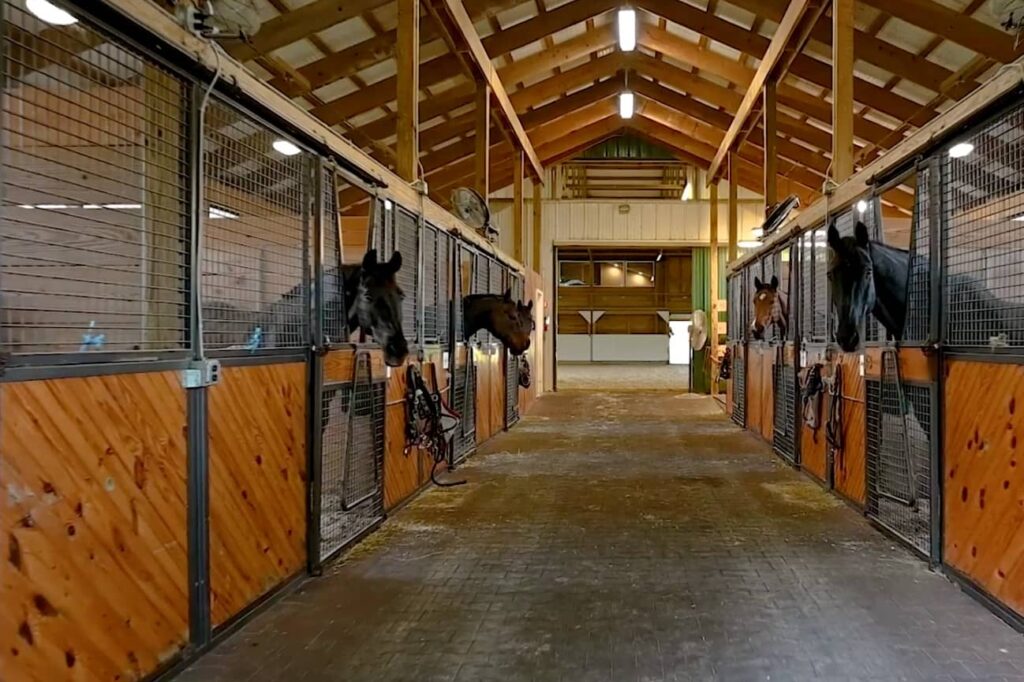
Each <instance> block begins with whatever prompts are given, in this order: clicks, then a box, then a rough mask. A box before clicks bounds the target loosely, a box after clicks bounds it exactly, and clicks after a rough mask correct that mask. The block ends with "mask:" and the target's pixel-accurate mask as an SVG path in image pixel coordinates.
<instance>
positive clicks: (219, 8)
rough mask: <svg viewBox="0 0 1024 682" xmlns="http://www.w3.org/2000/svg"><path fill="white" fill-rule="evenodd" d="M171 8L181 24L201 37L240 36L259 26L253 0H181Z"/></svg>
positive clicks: (252, 34)
mask: <svg viewBox="0 0 1024 682" xmlns="http://www.w3.org/2000/svg"><path fill="white" fill-rule="evenodd" d="M175 9H176V11H177V15H178V20H179V21H180V22H181V23H182V25H184V26H185V27H186V28H188V29H189V30H191V31H193V32H195V33H196V34H197V35H201V36H203V37H205V38H239V39H244V38H246V37H251V36H254V35H256V33H257V32H259V30H260V13H259V10H258V9H257V6H256V0H182V1H181V2H179V3H178V5H177V7H176V8H175Z"/></svg>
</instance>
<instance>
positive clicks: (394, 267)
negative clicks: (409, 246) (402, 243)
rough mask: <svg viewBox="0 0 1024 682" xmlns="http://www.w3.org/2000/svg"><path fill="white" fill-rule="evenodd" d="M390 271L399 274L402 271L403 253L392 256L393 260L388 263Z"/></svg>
mask: <svg viewBox="0 0 1024 682" xmlns="http://www.w3.org/2000/svg"><path fill="white" fill-rule="evenodd" d="M388 269H389V270H391V272H398V271H399V270H401V269H402V252H401V251H395V252H394V253H393V254H391V260H389V261H388Z"/></svg>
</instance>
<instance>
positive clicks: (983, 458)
mask: <svg viewBox="0 0 1024 682" xmlns="http://www.w3.org/2000/svg"><path fill="white" fill-rule="evenodd" d="M943 414H944V415H945V417H946V419H945V425H944V447H945V471H944V476H943V480H944V481H945V484H944V490H943V500H944V506H945V529H944V536H945V547H944V551H945V554H944V556H945V561H946V563H948V564H949V565H950V566H952V567H953V568H955V569H957V570H958V571H960V572H961V573H963V574H965V575H966V576H968V577H969V578H971V579H972V580H973V581H974V582H975V583H977V584H978V585H979V586H981V587H982V588H984V589H985V590H987V591H988V592H989V593H990V594H992V595H993V596H994V597H995V598H996V599H998V600H999V601H1001V602H1003V603H1004V604H1006V605H1007V606H1009V607H1010V608H1012V609H1014V610H1015V611H1017V612H1018V613H1024V561H1022V558H1024V457H1022V455H1024V452H1022V450H1021V449H1022V448H1024V440H1021V438H1022V436H1024V366H1021V365H1012V364H1010V365H1003V364H995V363H978V362H969V361H962V360H950V361H949V362H948V363H947V364H946V385H945V408H944V410H943Z"/></svg>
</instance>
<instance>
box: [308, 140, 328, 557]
mask: <svg viewBox="0 0 1024 682" xmlns="http://www.w3.org/2000/svg"><path fill="white" fill-rule="evenodd" d="M308 166H309V171H310V173H309V174H310V175H312V178H311V180H312V189H313V191H312V197H313V202H314V203H312V205H311V206H310V202H308V201H307V202H306V205H307V206H308V207H310V208H312V216H313V221H312V228H313V229H312V234H310V230H308V229H307V230H306V238H307V239H310V238H311V239H312V242H311V243H312V247H313V248H312V254H311V255H312V258H313V272H312V278H311V279H310V280H308V281H310V290H311V291H312V296H310V297H309V301H308V305H309V306H310V308H309V311H310V320H312V325H311V329H310V332H311V339H310V347H311V349H312V352H311V353H310V354H309V360H308V362H307V364H306V366H307V367H308V368H309V369H308V376H309V409H307V410H306V416H307V420H306V421H307V426H308V429H309V431H308V435H309V438H308V442H309V449H308V451H309V462H308V464H307V468H308V471H309V474H308V476H307V477H306V505H307V515H306V566H307V569H308V570H309V573H310V574H311V575H320V574H321V573H322V571H323V565H322V564H321V561H320V512H321V492H322V488H323V486H322V484H323V428H322V426H321V419H322V416H321V412H322V411H323V408H322V405H323V365H324V354H325V352H326V349H325V339H324V309H325V304H326V298H325V296H324V286H323V285H324V224H325V222H326V221H325V215H324V214H325V210H326V206H325V202H324V190H325V183H324V173H326V172H328V171H327V169H326V168H325V166H324V164H323V162H322V161H321V160H320V159H319V158H318V157H312V156H311V157H309V164H308ZM307 182H308V180H307ZM331 185H333V183H331ZM327 190H328V191H333V190H332V189H331V187H330V186H328V187H327ZM306 214H307V215H309V214H310V211H308V210H307V211H306ZM309 251H310V249H307V250H306V252H307V254H308V253H309ZM306 261H307V263H308V261H309V258H308V257H307V259H306Z"/></svg>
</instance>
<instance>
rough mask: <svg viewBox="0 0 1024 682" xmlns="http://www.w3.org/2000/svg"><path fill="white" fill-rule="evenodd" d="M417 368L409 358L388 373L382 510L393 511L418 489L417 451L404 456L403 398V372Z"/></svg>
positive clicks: (404, 380)
mask: <svg viewBox="0 0 1024 682" xmlns="http://www.w3.org/2000/svg"><path fill="white" fill-rule="evenodd" d="M410 363H411V364H415V365H418V364H419V363H417V362H416V361H415V360H412V359H411V358H410V359H408V360H406V362H405V364H403V365H402V366H401V367H396V368H392V369H391V376H390V378H388V388H387V398H386V400H387V414H386V415H385V417H384V425H385V437H384V510H385V511H388V510H391V509H394V508H395V507H396V506H397V505H399V504H401V503H402V502H403V501H404V500H405V499H406V498H407V497H409V496H410V495H412V494H413V493H414V492H416V491H417V490H418V489H419V487H420V467H421V465H420V454H419V450H418V449H412V450H409V451H408V452H406V449H405V444H406V435H405V427H406V418H405V398H406V394H405V392H406V388H407V385H408V382H407V381H406V371H407V370H406V368H407V367H408V366H409V364H410Z"/></svg>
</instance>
